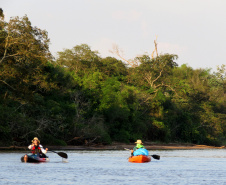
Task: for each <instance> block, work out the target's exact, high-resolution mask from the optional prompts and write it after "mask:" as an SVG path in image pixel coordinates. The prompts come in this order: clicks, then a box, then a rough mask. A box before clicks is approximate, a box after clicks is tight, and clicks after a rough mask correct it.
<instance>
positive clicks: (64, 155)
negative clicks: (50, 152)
mask: <svg viewBox="0 0 226 185" xmlns="http://www.w3.org/2000/svg"><path fill="white" fill-rule="evenodd" d="M57 154H58V155H59V156H60V157H63V158H65V159H67V154H66V153H64V152H57Z"/></svg>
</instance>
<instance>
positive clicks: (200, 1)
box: [0, 0, 226, 70]
mask: <svg viewBox="0 0 226 185" xmlns="http://www.w3.org/2000/svg"><path fill="white" fill-rule="evenodd" d="M0 7H1V8H3V11H4V14H5V20H6V21H8V20H9V19H10V17H14V16H19V17H22V16H24V15H25V14H27V16H28V17H29V19H30V21H31V22H32V24H33V26H37V27H39V28H41V29H45V30H47V31H48V33H49V38H50V40H51V45H50V51H51V52H52V54H53V55H54V56H56V53H57V51H62V50H63V49H64V48H66V49H71V48H72V47H74V46H76V45H79V44H82V43H85V44H88V45H89V46H90V47H91V49H92V50H97V51H99V53H100V55H101V56H102V57H106V56H114V55H113V54H112V53H110V52H109V50H111V49H112V46H113V44H117V45H118V47H119V48H120V49H122V50H123V53H124V58H126V59H133V58H134V57H136V56H137V55H142V54H149V55H151V52H152V51H153V50H154V43H153V41H154V40H155V38H156V36H158V39H157V42H158V51H159V53H161V54H164V53H170V54H177V55H178V56H179V58H178V60H177V61H176V62H177V63H178V64H179V65H182V64H188V65H189V66H191V67H193V68H194V69H196V68H205V69H206V68H212V69H213V70H216V66H217V65H222V64H226V54H225V53H226V51H225V50H226V47H225V43H226V35H225V34H226V22H225V18H226V11H225V8H226V1H225V0H38V1H35V0H0ZM114 57H116V56H114Z"/></svg>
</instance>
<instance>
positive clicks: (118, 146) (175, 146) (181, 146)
mask: <svg viewBox="0 0 226 185" xmlns="http://www.w3.org/2000/svg"><path fill="white" fill-rule="evenodd" d="M144 145H145V147H146V149H148V150H192V149H200V150H201V149H226V146H221V147H215V146H208V145H195V144H187V143H167V144H165V143H160V144H159V143H152V142H146V143H145V144H144ZM134 146H135V144H132V143H131V144H125V143H117V142H114V143H112V144H111V145H100V144H98V145H90V146H85V145H84V146H72V145H68V146H45V147H47V148H49V149H50V150H124V149H125V148H128V149H132V148H133V147H134ZM0 150H28V148H27V146H9V147H0Z"/></svg>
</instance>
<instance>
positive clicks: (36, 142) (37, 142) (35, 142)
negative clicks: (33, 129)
mask: <svg viewBox="0 0 226 185" xmlns="http://www.w3.org/2000/svg"><path fill="white" fill-rule="evenodd" d="M31 142H32V143H33V144H34V145H39V143H40V141H39V139H38V138H37V137H34V139H33V140H32V141H31Z"/></svg>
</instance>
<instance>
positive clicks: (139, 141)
mask: <svg viewBox="0 0 226 185" xmlns="http://www.w3.org/2000/svg"><path fill="white" fill-rule="evenodd" d="M135 143H136V144H137V145H136V146H135V147H134V148H133V150H131V156H133V152H135V151H136V150H137V149H140V148H144V149H145V147H144V145H143V143H142V141H141V140H140V139H138V140H137V141H136V142H135Z"/></svg>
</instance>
